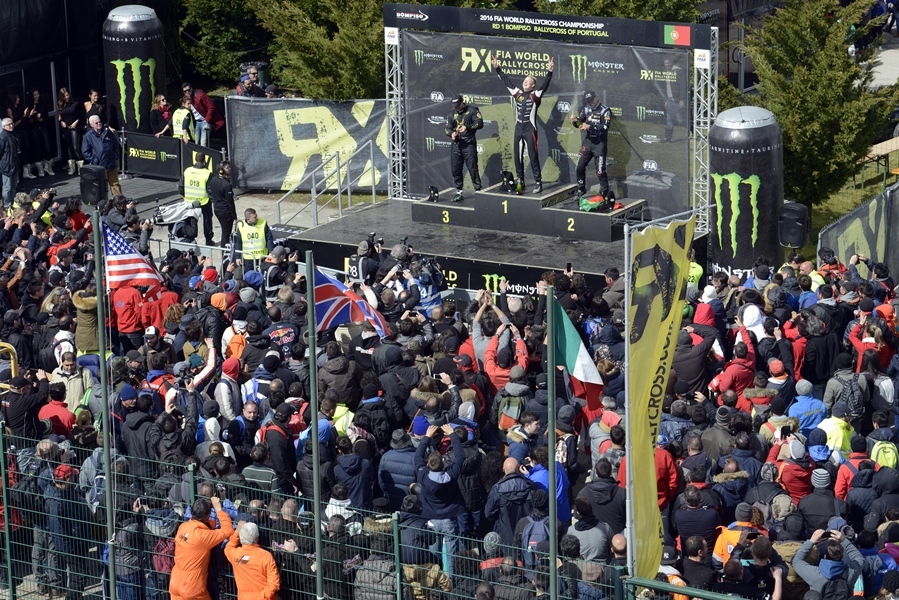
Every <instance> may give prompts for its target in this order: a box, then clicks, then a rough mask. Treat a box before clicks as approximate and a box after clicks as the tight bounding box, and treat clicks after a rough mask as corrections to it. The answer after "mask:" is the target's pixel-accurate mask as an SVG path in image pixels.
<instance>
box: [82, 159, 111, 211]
mask: <svg viewBox="0 0 899 600" xmlns="http://www.w3.org/2000/svg"><path fill="white" fill-rule="evenodd" d="M108 187H109V186H108V185H107V180H106V169H104V168H103V167H100V166H97V165H83V166H82V167H81V201H82V202H83V203H84V204H89V205H91V206H103V205H104V204H106V199H107V197H108V194H107V192H106V190H107V189H108Z"/></svg>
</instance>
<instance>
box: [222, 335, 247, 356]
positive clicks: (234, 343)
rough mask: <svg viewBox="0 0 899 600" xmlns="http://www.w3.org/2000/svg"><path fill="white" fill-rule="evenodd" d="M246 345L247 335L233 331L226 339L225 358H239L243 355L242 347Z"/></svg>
mask: <svg viewBox="0 0 899 600" xmlns="http://www.w3.org/2000/svg"><path fill="white" fill-rule="evenodd" d="M246 346H247V336H246V332H244V333H235V334H234V335H233V336H231V339H230V340H228V347H227V348H225V358H240V357H241V356H242V355H243V349H244V348H246Z"/></svg>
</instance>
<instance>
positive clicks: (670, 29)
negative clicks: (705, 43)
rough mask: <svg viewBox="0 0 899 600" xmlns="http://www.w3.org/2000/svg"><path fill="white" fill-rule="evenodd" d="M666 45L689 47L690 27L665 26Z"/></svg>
mask: <svg viewBox="0 0 899 600" xmlns="http://www.w3.org/2000/svg"><path fill="white" fill-rule="evenodd" d="M665 43H666V44H669V45H672V46H689V45H690V26H689V25H665Z"/></svg>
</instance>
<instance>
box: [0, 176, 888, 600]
mask: <svg viewBox="0 0 899 600" xmlns="http://www.w3.org/2000/svg"><path fill="white" fill-rule="evenodd" d="M20 196H22V197H21V198H17V208H16V214H15V216H14V217H10V218H8V219H6V220H5V222H4V226H3V228H2V229H0V242H2V244H0V245H2V246H3V247H5V248H7V250H8V252H7V253H6V256H7V259H6V261H5V263H4V264H3V265H2V266H0V306H2V313H3V327H2V330H0V340H2V341H3V342H4V343H7V344H9V345H11V346H12V347H13V348H14V349H15V351H16V356H17V363H18V372H19V374H18V375H16V376H14V377H13V376H12V373H11V370H10V369H6V370H4V371H2V372H0V381H2V382H3V383H5V384H6V386H7V387H8V388H9V392H8V393H7V394H5V395H4V396H3V419H4V421H5V423H6V427H7V430H8V431H7V432H6V440H7V444H6V446H7V448H9V450H10V452H9V465H10V469H9V471H10V472H9V476H8V478H7V479H6V480H5V483H6V484H7V485H8V487H9V489H8V492H9V494H8V497H9V498H10V505H9V506H8V507H7V508H8V509H9V510H7V511H6V512H5V517H6V518H7V519H9V523H10V524H11V525H12V524H14V526H13V527H9V528H7V530H9V531H11V532H12V533H11V536H12V539H11V540H10V542H11V547H12V556H9V557H7V560H11V561H12V562H13V564H14V568H13V569H12V571H13V576H14V578H15V583H21V581H22V579H23V578H29V579H30V580H33V583H34V584H35V585H36V586H37V591H38V593H41V594H54V593H56V594H57V595H60V594H62V595H65V597H66V598H71V599H80V598H81V597H82V593H83V592H84V590H85V589H88V588H89V587H90V586H91V585H96V584H99V583H101V582H102V583H103V584H104V585H107V586H108V585H109V582H107V581H105V579H104V578H103V576H102V574H103V573H104V572H105V568H104V567H103V562H104V561H108V560H109V558H107V557H108V556H113V555H114V557H115V563H114V564H115V568H116V570H117V577H116V581H115V582H114V585H115V587H116V590H117V592H118V596H119V597H120V598H125V599H131V598H135V599H136V598H145V597H146V598H164V597H168V595H169V594H170V596H171V597H172V598H203V597H207V595H208V597H211V598H220V597H230V595H231V594H234V593H235V591H236V593H237V594H238V597H247V598H259V597H262V598H273V597H275V594H277V595H278V597H280V598H282V599H284V598H294V597H297V598H299V597H311V595H312V594H314V582H315V574H316V573H315V565H316V564H320V565H322V569H323V575H324V577H325V592H326V594H327V595H328V596H330V597H333V598H349V597H355V598H357V599H359V600H364V599H368V598H372V599H375V598H387V597H391V596H395V592H394V590H395V588H396V587H397V586H398V585H401V586H403V587H404V589H405V590H406V593H407V595H408V596H409V597H415V598H438V597H444V598H453V597H458V598H473V597H476V598H479V599H485V600H486V599H488V598H494V597H496V598H535V597H543V596H547V595H548V594H549V588H550V587H551V586H550V583H551V578H552V577H556V578H557V584H558V589H559V594H560V595H561V596H562V597H569V598H591V599H592V598H596V599H599V598H606V597H610V596H612V595H613V594H614V593H615V587H614V584H615V582H616V580H617V578H618V575H619V573H620V572H623V571H622V570H623V569H625V566H626V556H627V541H626V536H625V525H626V491H625V483H626V481H625V479H626V476H625V474H626V461H627V452H626V447H627V443H626V439H625V423H626V419H627V418H628V415H626V414H625V394H626V390H625V386H626V381H627V372H626V368H625V365H624V364H623V361H624V346H625V344H624V338H623V335H624V323H625V319H624V312H623V310H622V306H621V304H622V303H623V300H624V278H623V277H622V276H621V275H620V273H619V271H618V270H617V269H615V268H609V269H608V270H607V271H606V274H605V275H606V277H605V284H606V285H605V287H604V288H603V289H600V290H593V289H590V288H589V287H588V286H587V284H586V279H585V278H584V276H583V275H581V274H578V273H574V272H571V271H565V272H546V273H544V274H543V276H542V278H541V281H540V282H538V283H537V285H536V293H535V294H534V295H533V296H524V297H520V296H513V295H511V294H507V290H506V287H507V286H506V284H505V282H502V283H501V285H500V290H499V293H498V294H490V293H488V292H486V291H484V290H481V291H479V292H478V293H477V294H476V295H475V297H474V299H473V300H472V301H471V302H468V303H461V304H457V302H456V301H455V300H453V299H452V297H450V296H445V297H442V296H441V288H442V287H443V285H445V283H444V282H443V281H442V278H441V276H440V272H439V265H437V264H436V263H435V262H434V261H433V260H432V259H428V258H426V257H422V256H419V255H418V254H416V253H415V251H414V249H412V248H411V247H410V246H408V245H406V244H405V243H401V244H396V245H395V246H393V247H392V248H390V249H389V250H387V249H384V248H382V246H381V242H380V241H379V242H378V243H374V240H369V241H363V242H361V243H360V244H359V248H358V251H357V254H356V255H354V257H353V258H352V259H351V260H353V261H356V263H355V264H356V266H358V267H359V268H358V270H357V273H358V275H359V280H358V281H356V282H354V285H355V286H356V289H357V291H358V292H359V294H360V295H361V296H362V297H363V298H365V299H366V300H367V301H368V302H369V303H370V304H371V305H372V307H374V308H376V309H377V310H378V311H379V312H380V313H381V314H382V315H383V316H384V317H385V320H386V321H387V328H386V331H384V332H383V333H379V332H378V331H377V330H376V328H375V326H374V325H373V324H372V323H369V322H367V321H363V322H360V323H347V324H343V325H341V326H339V327H336V328H334V329H328V330H325V331H321V332H319V333H318V334H317V335H315V336H310V335H309V332H308V331H307V328H306V313H307V310H309V307H308V305H307V303H306V300H305V293H306V281H305V279H304V277H303V276H302V274H301V273H299V272H298V270H297V263H296V260H297V259H296V255H291V254H289V253H288V252H287V251H286V250H285V249H284V248H283V247H275V248H274V249H273V250H271V252H270V253H269V255H268V256H267V257H266V258H265V259H264V260H262V261H261V262H260V264H259V266H258V268H257V269H254V270H244V269H243V268H242V267H239V266H237V265H235V264H229V265H226V266H223V268H221V269H219V268H216V266H214V265H213V264H212V261H211V260H210V259H204V258H202V257H195V256H193V255H191V254H182V253H181V252H180V251H177V250H171V251H169V253H168V254H167V255H166V256H165V257H164V259H162V260H161V261H160V264H159V267H160V271H161V272H162V273H163V275H164V279H165V282H166V286H165V290H164V292H163V293H161V294H158V293H155V292H154V293H153V294H152V297H151V294H150V293H149V291H148V290H147V289H145V288H135V287H131V286H127V285H126V286H123V287H119V288H118V289H115V290H113V291H112V292H111V293H109V294H107V293H105V292H104V290H102V289H98V284H97V282H96V274H95V273H94V271H93V260H92V258H93V254H94V252H95V249H94V248H92V246H91V244H90V237H89V235H88V232H89V231H90V230H91V228H92V226H96V225H95V224H92V223H91V222H90V220H89V219H87V217H86V216H85V215H84V213H82V212H81V211H80V207H79V204H78V202H77V201H75V200H70V201H67V202H58V201H57V200H56V199H55V198H53V197H52V196H50V195H49V194H44V195H35V197H33V198H32V197H28V196H25V195H20ZM104 213H105V216H104V217H103V218H104V219H105V221H106V223H107V224H108V225H109V226H110V227H112V228H114V229H115V230H117V231H119V232H120V233H121V235H123V237H125V239H126V240H128V241H129V242H130V243H132V244H133V245H134V246H135V250H136V251H137V252H141V253H144V251H145V248H143V246H144V243H145V238H146V237H147V235H148V232H147V231H146V230H143V231H142V230H141V225H140V223H139V219H138V218H137V215H136V214H135V213H134V207H133V205H129V204H128V203H127V202H121V201H117V200H115V199H114V200H113V201H111V202H110V206H109V207H107V210H105V211H104ZM45 216H48V217H49V219H50V223H52V225H51V226H47V225H46V223H45V221H44V217H45ZM820 258H821V261H820V262H821V266H820V268H817V269H816V268H815V265H814V264H813V263H811V262H809V261H806V260H805V259H804V258H803V257H801V256H796V255H791V256H790V257H789V260H788V262H786V263H785V264H784V265H782V266H781V267H779V268H778V267H774V266H772V265H771V264H769V262H768V261H767V260H765V259H759V261H758V263H757V264H756V266H755V268H754V271H753V274H752V275H751V276H750V277H749V278H748V280H746V281H742V282H741V281H739V280H737V279H736V278H733V277H728V275H727V274H725V273H714V274H712V276H711V277H710V281H711V283H710V284H709V285H708V286H702V285H700V287H691V288H689V289H688V291H687V294H686V301H685V302H684V306H683V326H682V329H681V330H680V331H679V334H678V337H677V348H676V351H675V354H674V365H673V369H674V374H673V376H672V378H671V381H670V384H669V389H668V392H669V393H668V395H667V396H666V399H665V403H664V413H663V415H662V418H661V423H660V427H659V435H658V447H657V449H656V452H655V465H654V467H655V472H656V476H657V477H656V479H657V484H658V506H659V510H660V512H661V514H662V516H663V523H664V532H665V536H666V540H665V547H664V549H663V559H662V564H661V565H660V567H659V571H658V578H659V579H660V580H662V581H666V582H671V583H675V584H676V585H689V586H692V587H697V588H706V589H711V590H715V591H721V592H724V593H732V594H736V595H740V596H742V597H747V598H756V597H758V598H762V597H770V598H773V599H774V600H782V599H783V598H791V599H792V598H797V599H798V598H803V597H808V598H813V597H817V596H814V594H820V595H821V596H822V597H825V598H848V597H849V596H851V595H853V594H856V595H864V596H866V597H874V596H878V595H881V596H882V595H883V594H881V591H882V590H886V592H884V593H892V592H893V591H895V590H896V589H897V588H899V567H897V566H896V562H895V561H894V556H899V471H897V467H899V451H897V448H896V445H895V440H896V410H895V404H896V403H895V398H896V391H895V390H896V389H897V385H896V384H897V383H899V382H897V381H896V380H897V377H899V359H897V358H896V352H895V351H896V344H897V338H896V322H895V313H894V304H893V303H894V301H895V299H896V292H895V290H894V283H893V281H892V279H891V278H890V276H889V270H888V268H887V266H886V265H883V264H881V263H874V262H872V261H869V260H868V259H867V258H866V257H864V256H859V255H853V256H852V257H847V258H848V264H847V265H844V264H843V263H841V262H840V261H839V260H838V259H837V257H835V256H834V255H833V253H832V252H827V249H824V251H822V254H821V257H820ZM549 285H552V286H553V293H554V295H555V300H556V301H557V302H559V303H560V304H561V305H562V306H563V307H564V308H565V310H566V311H567V314H568V316H569V317H570V318H571V319H572V322H573V323H574V324H575V325H576V326H577V328H578V331H579V332H580V333H581V335H582V337H583V341H584V344H585V345H586V346H587V347H588V348H589V352H590V354H591V356H592V357H593V359H594V360H595V365H596V368H597V370H598V372H599V374H600V376H601V378H602V381H603V392H602V396H601V398H600V399H598V400H595V401H587V400H585V399H582V398H576V397H574V396H573V395H572V393H571V389H572V388H571V386H570V382H569V380H568V378H567V374H566V373H565V372H564V371H563V370H560V369H553V368H548V367H547V365H546V352H545V342H546V339H545V338H546V327H545V312H546V305H547V296H546V294H547V288H548V286H549ZM100 304H102V305H103V306H104V307H105V308H106V316H107V321H106V322H105V323H101V322H100V320H99V316H98V307H99V305H100ZM101 326H104V327H106V328H107V334H108V339H109V340H110V343H111V352H110V353H109V355H108V356H105V357H101V356H100V355H99V343H98V339H99V328H100V327H101ZM310 338H311V339H310ZM310 344H315V347H316V355H317V357H318V359H317V360H318V365H317V367H318V368H317V374H318V378H317V382H316V383H317V388H318V407H319V410H318V413H317V414H313V413H312V410H311V407H312V405H311V404H310V402H309V400H310V388H311V387H312V386H311V381H310V379H311V369H310V365H309V363H308V357H309V356H310V352H309V345H310ZM101 369H105V370H106V375H107V379H108V382H109V385H110V400H109V403H110V407H111V408H110V410H109V411H108V412H105V411H104V409H103V406H104V405H103V403H102V394H101V389H100V384H99V376H100V370H101ZM550 378H552V379H553V381H554V382H555V386H554V387H555V390H556V397H555V398H549V395H548V388H549V387H551V386H549V385H548V383H549V379H550ZM553 409H554V410H555V415H556V418H555V423H556V432H555V433H556V438H557V443H556V445H555V447H548V441H547V439H548V433H549V432H548V431H547V426H548V425H547V424H548V415H549V411H550V410H553ZM313 422H316V423H317V425H318V431H319V435H318V439H317V440H316V439H313V438H312V437H311V435H310V434H311V427H310V426H311V424H312V423H313ZM104 427H106V428H108V434H109V436H108V437H109V438H110V440H111V443H112V445H113V448H110V449H109V450H108V452H107V451H106V449H105V448H104V447H103V442H102V440H103V437H104V436H103V433H104V432H103V428H104ZM316 445H317V452H315V450H316ZM104 453H106V454H108V455H109V459H110V464H111V472H109V473H107V472H106V470H105V467H104V464H105V462H104V460H103V459H104ZM314 454H318V456H319V465H318V466H319V468H318V469H317V470H316V469H314V467H315V465H314V458H313V455H314ZM648 467H649V466H648V465H639V466H638V468H648ZM553 468H554V469H555V470H556V489H554V490H550V489H549V470H550V469H553ZM316 471H318V478H316ZM316 488H318V490H319V491H320V494H321V504H320V505H316V504H315V501H314V499H313V496H314V492H315V490H316ZM551 502H554V503H555V505H556V508H557V515H558V523H557V524H556V525H557V526H556V527H550V524H549V505H550V503H551ZM107 505H111V506H112V507H113V512H114V514H113V520H114V522H115V538H114V539H113V540H112V542H113V545H114V547H115V548H114V549H115V552H109V544H108V543H107V542H108V541H109V540H107V539H106V538H105V535H104V530H103V527H104V525H105V523H106V517H107V514H108V513H107V512H106V511H107ZM394 513H396V514H397V515H398V523H397V526H396V527H397V530H398V532H399V533H398V536H396V535H394V524H393V521H392V519H391V515H392V514H394ZM316 527H319V528H321V530H322V532H323V536H324V544H323V548H322V556H321V557H316V555H315V546H314V544H313V538H314V536H313V532H314V530H315V528H316ZM551 531H557V538H555V539H552V536H551ZM550 544H555V547H556V550H557V552H558V556H559V562H558V564H557V565H549V564H548V558H547V553H548V550H549V547H550ZM0 547H3V544H0ZM397 548H398V552H399V559H400V560H399V562H400V563H401V568H400V569H399V570H397V568H396V562H397V561H396V557H395V556H394V555H395V552H397V550H396V549H397ZM550 567H552V568H550ZM0 571H2V570H0ZM3 575H5V571H3ZM60 590H62V592H60ZM809 594H812V595H809Z"/></svg>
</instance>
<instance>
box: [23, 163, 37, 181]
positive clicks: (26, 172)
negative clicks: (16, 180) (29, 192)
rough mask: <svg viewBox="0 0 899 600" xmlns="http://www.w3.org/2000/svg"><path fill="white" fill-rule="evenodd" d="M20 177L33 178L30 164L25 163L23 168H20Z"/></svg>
mask: <svg viewBox="0 0 899 600" xmlns="http://www.w3.org/2000/svg"><path fill="white" fill-rule="evenodd" d="M22 177H23V178H24V179H35V176H34V174H33V173H32V172H31V165H25V168H24V169H23V170H22Z"/></svg>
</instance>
